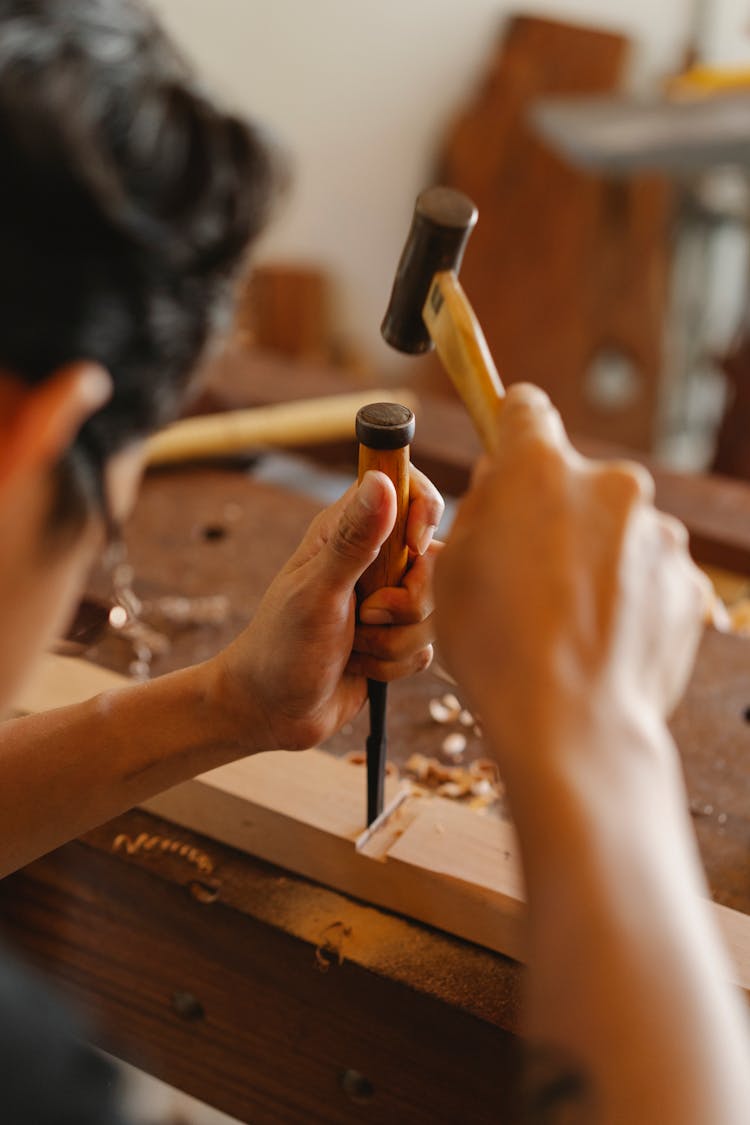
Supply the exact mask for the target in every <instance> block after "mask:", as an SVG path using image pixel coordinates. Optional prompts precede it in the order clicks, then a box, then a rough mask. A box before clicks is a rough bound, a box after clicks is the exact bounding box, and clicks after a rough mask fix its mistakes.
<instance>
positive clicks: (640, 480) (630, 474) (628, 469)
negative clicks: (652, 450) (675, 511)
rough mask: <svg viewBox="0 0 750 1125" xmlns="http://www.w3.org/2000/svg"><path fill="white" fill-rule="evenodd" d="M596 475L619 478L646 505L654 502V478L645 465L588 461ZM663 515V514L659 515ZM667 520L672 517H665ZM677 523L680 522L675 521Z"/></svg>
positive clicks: (625, 462)
mask: <svg viewBox="0 0 750 1125" xmlns="http://www.w3.org/2000/svg"><path fill="white" fill-rule="evenodd" d="M587 465H588V466H589V467H590V468H591V471H592V472H593V473H594V474H599V475H602V476H610V477H612V478H615V477H616V478H618V479H619V480H620V481H621V483H622V484H623V485H625V486H626V487H629V488H631V489H632V490H633V494H634V498H637V499H640V500H643V501H644V502H645V503H646V504H653V502H654V491H655V485H654V478H653V477H652V476H651V473H650V472H649V471H648V469H647V468H646V467H645V466H644V465H639V464H638V462H637V461H624V460H623V461H588V462H587ZM659 514H660V515H661V513H659ZM664 518H665V519H667V518H671V517H664ZM674 522H675V523H676V522H678V521H674Z"/></svg>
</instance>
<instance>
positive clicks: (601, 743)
mask: <svg viewBox="0 0 750 1125" xmlns="http://www.w3.org/2000/svg"><path fill="white" fill-rule="evenodd" d="M482 725H483V728H484V730H485V732H486V735H487V737H488V740H489V742H490V745H491V746H492V748H493V751H494V754H495V757H496V758H497V761H498V763H499V766H500V771H501V774H502V776H503V780H504V782H505V785H506V787H507V790H508V797H509V801H510V804H511V807H512V809H513V813H514V817H515V818H516V819H517V820H518V819H520V818H523V817H526V816H529V817H532V818H533V819H534V820H536V819H538V817H539V811H540V810H544V813H545V815H547V812H548V811H552V812H553V813H554V810H556V809H558V808H560V809H562V808H566V809H574V810H575V812H574V815H575V816H576V817H578V816H584V817H585V816H586V815H587V809H588V808H589V807H590V809H591V813H592V815H596V814H597V812H598V809H599V808H603V809H611V808H612V807H613V805H614V806H615V807H616V808H618V809H622V810H623V811H624V812H625V811H627V812H628V814H629V815H637V809H638V808H639V807H645V805H650V804H652V803H653V802H654V801H657V802H661V803H667V804H669V803H673V800H674V797H675V795H677V796H678V797H679V799H680V800H682V799H683V796H684V794H683V784H682V778H681V772H680V766H679V760H678V757H677V751H676V748H675V746H674V743H673V741H672V738H671V736H670V734H669V731H668V729H667V726H666V723H665V722H664V720H663V718H662V717H661V716H660V715H659V714H658V713H657V712H656V711H655V709H653V708H652V707H650V706H649V705H648V704H647V703H645V702H642V703H639V704H638V705H635V706H624V705H623V704H622V703H619V704H618V703H616V702H614V701H612V700H606V701H604V700H602V699H601V698H597V697H596V696H595V695H593V694H592V696H591V697H590V698H589V699H586V700H584V701H580V702H579V704H578V705H577V706H575V705H572V704H571V701H570V700H569V699H568V700H566V701H564V702H563V703H560V704H559V705H558V706H554V707H553V706H551V705H550V704H549V702H548V703H547V705H546V706H540V707H538V708H535V709H534V710H533V711H529V713H528V714H525V715H524V716H523V718H522V720H519V718H518V716H517V715H516V716H514V715H513V714H510V715H508V714H506V715H504V716H503V715H501V714H499V713H498V712H497V711H496V710H495V711H494V713H491V714H490V715H489V716H488V715H487V714H486V713H484V712H483V713H482Z"/></svg>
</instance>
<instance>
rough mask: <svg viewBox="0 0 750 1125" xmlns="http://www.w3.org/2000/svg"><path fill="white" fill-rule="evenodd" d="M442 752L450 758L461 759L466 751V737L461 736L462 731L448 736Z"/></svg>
mask: <svg viewBox="0 0 750 1125" xmlns="http://www.w3.org/2000/svg"><path fill="white" fill-rule="evenodd" d="M442 750H443V753H444V754H447V755H448V756H449V757H450V758H460V757H461V755H462V754H463V753H464V752H465V750H466V735H465V734H461V732H460V731H454V732H453V734H449V735H446V737H445V738H444V739H443V746H442Z"/></svg>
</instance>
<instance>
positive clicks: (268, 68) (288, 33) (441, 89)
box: [152, 0, 750, 369]
mask: <svg viewBox="0 0 750 1125" xmlns="http://www.w3.org/2000/svg"><path fill="white" fill-rule="evenodd" d="M722 2H723V0H722ZM728 2H729V3H730V4H732V3H734V2H735V0H728ZM738 2H739V0H738ZM152 3H153V7H154V8H155V10H156V11H157V13H158V14H159V15H160V16H161V17H162V19H163V20H164V22H165V23H166V24H167V26H168V27H169V28H170V29H171V30H172V32H173V34H174V35H175V37H176V38H177V40H178V41H179V42H180V43H181V44H182V46H183V49H184V50H185V52H186V53H187V54H188V56H189V57H191V58H192V59H193V60H194V61H195V62H196V64H197V65H198V67H199V68H200V70H201V72H202V73H203V75H204V76H205V78H206V80H207V81H208V82H209V84H210V85H211V86H212V87H213V88H214V89H215V90H216V91H217V92H219V93H221V94H222V95H224V96H225V97H226V98H228V99H229V100H230V101H231V102H232V103H233V104H234V105H235V106H238V107H239V108H240V109H242V110H243V111H244V112H245V113H248V114H251V115H254V116H256V117H258V118H260V119H262V120H264V121H266V122H268V123H269V124H271V125H272V126H274V127H275V129H276V130H277V131H278V133H279V134H280V135H281V136H282V137H283V138H284V140H285V141H286V143H287V145H288V146H289V147H290V148H291V150H292V151H293V153H294V154H295V158H296V186H295V189H294V192H293V195H292V197H291V199H290V201H289V202H288V203H287V205H286V208H285V211H284V213H283V214H282V215H281V216H280V217H279V219H278V220H277V222H276V224H275V226H274V228H273V230H272V231H271V232H270V233H269V234H268V235H266V237H265V239H264V241H263V243H262V245H261V247H260V248H259V254H258V257H259V258H275V259H280V258H283V259H287V260H297V261H309V262H313V263H318V264H320V265H322V266H323V267H325V268H326V269H327V270H329V271H330V272H331V274H332V276H333V279H334V283H335V294H336V299H337V310H336V311H337V318H338V320H339V323H340V324H341V326H342V328H343V329H344V331H345V332H346V333H347V334H348V335H349V336H350V338H352V339H354V340H355V341H356V343H357V344H358V345H359V346H361V347H364V348H365V349H366V350H367V351H368V353H369V354H370V356H371V357H372V358H373V360H374V361H375V362H376V363H377V364H378V365H379V366H380V367H381V368H383V369H388V368H390V369H392V368H393V366H394V357H393V353H392V352H390V351H389V350H388V349H387V348H386V347H385V345H384V344H382V343H381V342H380V339H379V334H378V330H379V321H380V318H381V316H382V313H383V311H384V308H385V304H386V301H387V297H388V293H389V290H390V285H391V282H392V280H393V274H394V270H395V266H396V260H397V258H398V254H399V252H400V249H401V245H402V242H403V239H404V237H405V234H406V228H407V226H408V223H409V220H410V217H411V210H412V206H413V200H414V197H415V196H416V194H417V192H418V190H419V189H420V188H421V187H422V186H424V184H425V182H426V181H427V179H428V177H429V170H430V166H431V161H432V158H433V155H434V153H435V151H436V146H437V145H438V143H439V140H440V138H441V136H442V134H443V131H444V129H445V127H446V124H447V123H448V122H449V120H450V118H451V116H452V114H453V113H454V111H455V110H456V108H457V107H458V106H459V105H460V104H461V102H462V100H464V99H465V98H466V97H467V96H468V95H469V94H470V93H471V90H472V88H473V86H474V84H475V82H476V79H477V78H478V76H479V75H480V73H481V70H482V68H483V65H484V62H485V60H486V59H487V57H488V55H489V53H490V52H491V51H492V48H493V45H494V42H495V40H496V37H497V35H498V32H499V29H500V26H501V21H502V19H503V17H505V16H506V15H507V14H508V13H509V12H513V11H517V10H519V9H523V10H524V11H531V12H538V13H540V14H546V15H550V16H553V17H556V18H563V19H570V20H573V21H588V22H590V23H593V24H597V25H598V26H601V27H607V28H612V29H616V30H622V31H625V32H626V33H628V34H630V35H631V36H632V37H633V38H634V39H635V40H636V41H637V44H638V46H637V50H636V52H635V56H634V60H633V76H634V81H635V83H636V84H637V85H639V86H644V85H647V84H648V83H649V82H651V81H653V80H654V79H655V78H656V77H657V76H659V75H660V74H662V73H663V72H664V71H665V70H666V69H668V68H669V67H672V66H675V65H676V64H677V62H678V60H679V58H680V56H681V53H682V51H683V49H684V44H685V38H686V29H687V26H688V21H689V18H690V14H691V11H692V7H693V3H694V0H627V2H624V0H547V2H546V3H540V2H537V0H519V2H517V3H513V2H512V0H378V2H375V0H152ZM747 8H748V19H749V21H750V0H748V2H747Z"/></svg>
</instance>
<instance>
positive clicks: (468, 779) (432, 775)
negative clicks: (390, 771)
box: [405, 754, 505, 809]
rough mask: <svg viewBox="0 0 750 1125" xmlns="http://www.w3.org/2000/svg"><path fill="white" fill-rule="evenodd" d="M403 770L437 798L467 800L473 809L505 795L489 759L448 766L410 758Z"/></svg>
mask: <svg viewBox="0 0 750 1125" xmlns="http://www.w3.org/2000/svg"><path fill="white" fill-rule="evenodd" d="M405 769H406V772H407V773H408V774H410V775H411V776H412V777H413V778H414V779H415V780H416V781H417V782H419V784H420V785H423V786H424V787H425V789H430V790H432V791H433V792H435V793H437V794H438V796H440V797H447V798H448V799H449V800H454V801H455V800H458V801H460V800H463V799H464V798H471V806H472V807H473V808H480V809H481V808H487V807H488V806H489V805H492V804H494V803H495V801H498V800H499V799H500V798H501V797H502V796H503V794H504V792H505V789H504V786H503V784H502V781H501V780H500V775H499V772H498V768H497V764H496V763H495V762H493V761H492V760H491V759H490V758H480V759H479V760H478V761H476V762H470V763H469V764H468V765H466V766H458V765H455V766H448V765H445V764H444V763H443V762H441V761H440V760H439V759H438V758H431V757H428V756H427V755H426V754H412V756H411V757H410V758H409V760H408V761H407V763H406V766H405Z"/></svg>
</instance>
